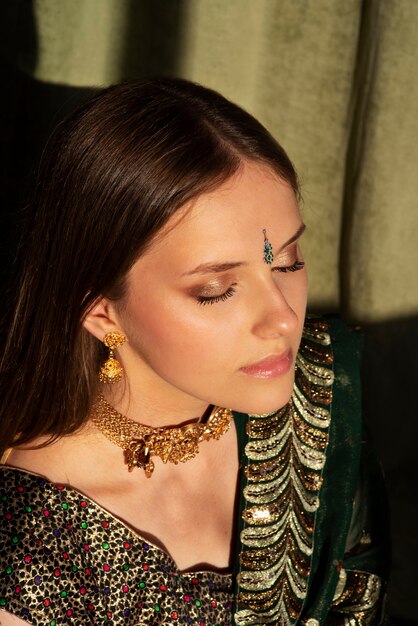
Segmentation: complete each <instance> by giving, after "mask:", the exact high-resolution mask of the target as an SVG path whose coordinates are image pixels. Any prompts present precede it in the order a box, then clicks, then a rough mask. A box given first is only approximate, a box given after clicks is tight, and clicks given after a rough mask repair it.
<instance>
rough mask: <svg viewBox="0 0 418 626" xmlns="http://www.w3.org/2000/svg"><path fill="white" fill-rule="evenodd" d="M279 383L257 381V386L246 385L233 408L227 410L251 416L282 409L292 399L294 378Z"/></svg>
mask: <svg viewBox="0 0 418 626" xmlns="http://www.w3.org/2000/svg"><path fill="white" fill-rule="evenodd" d="M260 383H261V384H260ZM263 383H264V384H263ZM266 383H268V384H266ZM280 383H281V384H280V385H277V384H276V385H274V384H272V381H257V385H254V384H248V385H247V386H246V389H245V391H243V392H242V393H241V394H240V395H239V397H238V398H237V399H236V401H235V402H234V403H233V406H228V408H230V409H232V410H233V411H237V412H239V413H249V414H253V415H265V414H268V413H274V412H275V411H278V410H279V409H281V408H282V407H284V406H285V405H286V404H287V403H288V402H289V400H290V398H291V397H292V392H293V384H294V376H293V375H292V376H291V377H289V379H288V380H286V381H284V380H281V381H280Z"/></svg>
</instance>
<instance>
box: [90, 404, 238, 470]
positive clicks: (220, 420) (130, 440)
mask: <svg viewBox="0 0 418 626" xmlns="http://www.w3.org/2000/svg"><path fill="white" fill-rule="evenodd" d="M91 419H92V421H93V422H94V424H95V425H96V427H97V428H98V429H99V430H100V432H101V433H103V435H104V436H105V437H106V438H107V439H109V441H111V442H112V443H115V444H116V445H117V446H119V447H120V448H122V449H123V450H124V453H125V462H126V463H127V464H128V470H129V471H130V472H131V471H132V470H133V468H134V467H139V468H141V469H143V470H144V472H145V475H146V477H147V478H150V477H151V475H152V472H153V471H154V462H153V461H151V457H152V456H159V457H160V459H161V460H162V462H163V463H174V464H175V465H177V463H185V462H186V461H188V460H189V459H193V458H194V457H195V456H196V454H197V453H198V452H199V443H200V442H201V441H209V439H220V438H221V437H222V435H224V434H225V433H226V432H227V431H228V430H229V427H230V425H231V419H232V411H230V410H229V409H221V408H219V407H214V408H213V410H212V411H211V413H210V415H209V417H208V418H207V420H205V421H204V422H201V421H200V420H199V421H198V422H195V423H193V424H188V425H186V426H178V427H173V428H167V427H165V428H152V427H151V426H143V425H142V424H138V423H137V422H134V421H133V420H130V419H129V418H127V417H126V416H125V415H121V414H120V413H118V412H117V411H116V409H114V408H113V407H112V406H111V405H110V404H109V403H108V402H107V401H106V400H105V398H104V397H103V396H102V395H101V394H100V395H99V396H98V398H97V401H96V403H95V404H94V406H93V409H92V413H91Z"/></svg>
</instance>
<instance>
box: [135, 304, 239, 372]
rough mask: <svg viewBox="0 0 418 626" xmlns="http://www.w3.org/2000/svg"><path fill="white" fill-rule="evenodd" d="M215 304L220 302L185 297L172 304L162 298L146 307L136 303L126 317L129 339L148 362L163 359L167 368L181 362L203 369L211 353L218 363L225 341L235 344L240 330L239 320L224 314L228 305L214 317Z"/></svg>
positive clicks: (208, 363) (208, 361) (184, 364)
mask: <svg viewBox="0 0 418 626" xmlns="http://www.w3.org/2000/svg"><path fill="white" fill-rule="evenodd" d="M212 306H213V307H216V306H219V305H216V304H215V305H205V306H200V305H198V304H194V303H188V302H187V303H185V302H184V301H183V300H182V301H179V302H177V301H174V302H172V303H171V304H170V306H168V305H167V304H166V303H165V302H164V301H162V300H159V301H157V300H155V301H154V302H150V303H149V305H148V304H147V306H146V307H145V306H143V305H141V304H140V303H137V304H136V305H135V306H132V307H131V308H130V310H129V312H128V316H127V323H126V328H127V332H128V339H129V342H130V344H131V345H132V346H133V347H135V349H136V350H137V351H138V352H139V354H140V355H142V356H143V357H145V359H146V360H147V361H148V362H149V363H156V362H157V361H161V364H162V365H164V366H166V367H167V368H168V367H172V366H179V364H180V363H181V367H182V368H185V367H186V368H187V369H190V368H191V367H193V368H195V367H196V366H198V367H199V370H200V371H202V369H204V368H205V366H206V365H209V366H210V363H211V361H212V355H214V358H215V356H216V359H217V363H218V365H219V357H220V354H222V353H223V351H224V346H225V342H230V343H232V342H233V341H234V337H235V336H236V335H237V334H239V332H238V330H237V323H236V319H234V318H233V316H231V315H227V314H225V308H224V311H223V314H219V315H216V316H214V313H215V311H212V310H209V307H212ZM205 308H206V309H208V310H204V309H205ZM219 313H221V311H220V309H219ZM203 354H204V355H205V358H204V359H202V355H203Z"/></svg>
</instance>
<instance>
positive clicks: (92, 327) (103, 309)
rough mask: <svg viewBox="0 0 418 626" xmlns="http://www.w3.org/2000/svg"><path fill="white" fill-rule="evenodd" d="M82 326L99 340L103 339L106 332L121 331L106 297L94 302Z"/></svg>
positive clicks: (114, 312)
mask: <svg viewBox="0 0 418 626" xmlns="http://www.w3.org/2000/svg"><path fill="white" fill-rule="evenodd" d="M83 326H84V328H85V329H86V330H88V331H89V333H91V334H92V335H94V337H96V338H97V339H99V341H103V337H104V336H105V335H106V333H110V332H114V331H118V332H123V331H122V329H121V327H120V323H119V319H118V316H117V314H116V311H115V309H114V306H113V305H112V303H111V302H109V300H107V299H106V298H100V300H97V301H96V302H95V304H94V305H93V306H92V308H91V309H90V310H89V312H88V313H87V315H86V317H85V318H84V321H83Z"/></svg>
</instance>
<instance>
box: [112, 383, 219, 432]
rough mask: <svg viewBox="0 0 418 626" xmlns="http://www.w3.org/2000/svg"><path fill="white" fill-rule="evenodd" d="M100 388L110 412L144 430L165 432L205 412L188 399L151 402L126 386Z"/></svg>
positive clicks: (205, 406)
mask: <svg viewBox="0 0 418 626" xmlns="http://www.w3.org/2000/svg"><path fill="white" fill-rule="evenodd" d="M114 387H116V385H115V386H112V388H111V389H108V388H104V389H103V388H102V389H101V393H102V394H103V396H104V397H105V399H106V400H107V402H109V404H111V405H112V407H113V408H115V409H116V411H118V413H121V414H122V415H125V416H126V417H128V418H129V419H130V420H133V421H135V422H137V423H139V424H143V425H144V426H150V427H151V428H165V427H176V426H183V425H185V424H188V423H191V422H196V421H197V420H199V419H200V418H201V417H202V416H203V415H204V414H205V413H206V412H207V410H208V403H206V402H204V401H201V400H198V399H197V398H192V397H190V396H184V397H183V398H182V397H176V398H174V397H170V396H164V395H162V394H156V395H155V397H154V399H153V400H152V401H150V399H149V396H148V394H145V393H144V394H142V393H139V394H138V393H135V391H133V390H132V389H129V388H128V386H127V385H121V388H120V389H115V388H114Z"/></svg>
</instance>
